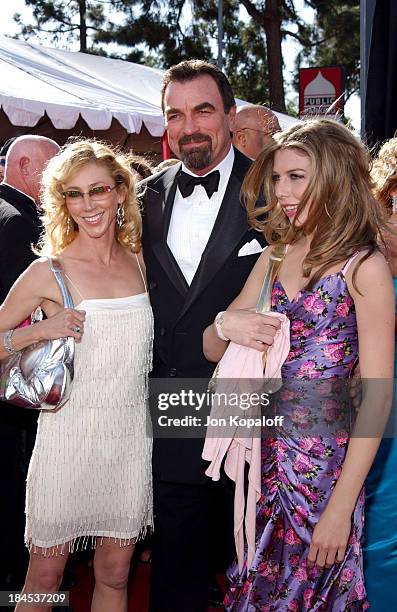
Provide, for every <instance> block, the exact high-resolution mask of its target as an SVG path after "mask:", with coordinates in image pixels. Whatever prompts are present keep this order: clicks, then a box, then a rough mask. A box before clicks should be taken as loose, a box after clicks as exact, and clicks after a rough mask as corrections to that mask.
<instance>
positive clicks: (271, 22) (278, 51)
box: [17, 0, 359, 110]
mask: <svg viewBox="0 0 397 612" xmlns="http://www.w3.org/2000/svg"><path fill="white" fill-rule="evenodd" d="M304 1H305V4H306V5H308V6H311V7H312V8H313V10H314V11H315V15H316V19H315V23H314V24H308V23H305V22H304V21H303V20H302V18H301V17H300V16H299V14H298V13H297V11H296V1H295V0H241V1H238V0H224V2H223V11H224V14H223V30H224V37H223V45H224V47H223V49H224V51H223V59H224V69H225V71H226V73H227V75H228V77H229V78H230V81H231V83H232V86H233V88H234V91H235V94H236V96H237V97H241V98H244V99H245V100H248V101H252V102H256V103H264V104H268V105H271V106H272V108H274V109H276V110H285V92H284V82H283V73H282V70H283V58H282V41H283V40H284V39H286V38H289V37H292V38H294V39H296V40H297V41H298V42H299V44H300V45H301V49H302V50H301V52H300V53H299V55H298V58H297V64H299V63H300V62H302V61H306V63H307V62H309V64H310V63H315V64H317V63H319V64H320V63H321V64H324V63H325V64H327V65H329V64H334V63H337V64H340V63H342V64H344V65H345V66H346V68H347V83H348V88H349V91H353V90H354V89H355V88H356V87H357V83H358V62H359V52H358V51H357V41H358V40H359V23H358V22H359V0H333V2H328V1H327V0H304ZM25 3H26V5H27V6H29V7H31V8H32V10H33V16H34V20H35V23H34V24H30V25H24V24H22V20H21V17H20V16H19V17H18V16H17V21H18V23H19V24H20V26H21V32H22V34H23V35H24V36H25V37H29V36H31V35H33V34H37V33H40V32H46V33H47V34H50V35H52V36H53V37H54V38H57V37H58V38H59V36H61V35H62V36H65V35H67V36H69V37H75V36H79V37H80V41H81V50H83V51H89V52H91V53H98V52H99V53H103V54H106V49H107V48H108V45H109V44H111V43H117V44H118V45H120V49H121V51H120V54H118V55H116V56H118V57H124V58H125V59H128V60H130V61H135V62H145V63H146V64H149V65H152V66H157V67H160V68H166V67H168V66H170V65H172V64H175V63H177V62H179V61H181V60H183V59H188V58H192V57H195V58H201V59H206V60H210V61H213V62H215V61H216V57H217V4H218V3H217V1H216V0H155V1H154V2H149V1H148V0H96V1H94V0H68V1H67V2H65V1H61V0H55V1H53V2H50V1H48V0H25ZM244 9H245V10H244ZM112 11H113V13H112ZM116 12H117V16H118V18H117V19H114V18H112V15H114V14H116ZM87 34H88V38H89V40H90V46H88V44H87ZM84 36H85V39H84ZM112 55H113V57H115V54H114V53H113V54H112Z"/></svg>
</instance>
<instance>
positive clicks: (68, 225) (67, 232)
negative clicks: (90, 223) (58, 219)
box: [66, 217, 72, 235]
mask: <svg viewBox="0 0 397 612" xmlns="http://www.w3.org/2000/svg"><path fill="white" fill-rule="evenodd" d="M71 231H72V223H71V220H70V217H68V220H67V221H66V234H67V235H69V234H70V233H71Z"/></svg>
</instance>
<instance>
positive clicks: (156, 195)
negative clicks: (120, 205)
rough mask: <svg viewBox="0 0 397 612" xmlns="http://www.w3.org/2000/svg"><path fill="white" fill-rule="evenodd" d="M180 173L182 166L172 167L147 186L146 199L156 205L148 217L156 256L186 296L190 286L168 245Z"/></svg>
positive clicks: (148, 211)
mask: <svg viewBox="0 0 397 612" xmlns="http://www.w3.org/2000/svg"><path fill="white" fill-rule="evenodd" d="M179 171H180V164H177V165H175V166H172V167H171V168H170V169H169V170H167V172H165V173H164V174H162V175H161V176H160V177H159V179H158V181H156V182H153V183H151V184H150V185H148V186H147V188H146V189H147V193H146V194H145V197H146V198H148V199H149V198H150V200H151V201H152V202H153V203H154V205H153V206H151V207H150V208H149V207H147V209H146V216H147V225H148V228H149V234H150V239H151V244H152V249H153V252H154V254H155V255H156V257H157V259H158V260H159V262H160V263H161V265H162V267H163V268H164V271H165V273H166V274H167V276H168V277H169V278H170V280H171V281H172V282H173V284H174V286H175V288H176V289H177V290H178V291H179V293H181V294H182V295H186V294H187V292H188V289H189V286H188V284H187V282H186V279H185V277H184V276H183V274H182V272H181V270H180V268H179V266H178V264H177V263H176V261H175V258H174V256H173V254H172V252H171V250H170V249H169V247H168V245H167V234H168V228H169V225H170V219H171V213H172V206H173V202H174V199H175V193H176V188H177V183H176V177H177V175H178V173H179Z"/></svg>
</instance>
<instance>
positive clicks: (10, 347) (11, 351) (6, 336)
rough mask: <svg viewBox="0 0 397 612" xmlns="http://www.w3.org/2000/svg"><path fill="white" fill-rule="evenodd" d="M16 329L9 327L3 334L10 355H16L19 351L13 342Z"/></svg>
mask: <svg viewBox="0 0 397 612" xmlns="http://www.w3.org/2000/svg"><path fill="white" fill-rule="evenodd" d="M14 331H15V330H13V329H9V330H8V331H6V332H5V334H4V336H3V344H4V348H5V350H6V351H7V353H9V354H10V355H15V353H18V351H17V350H16V349H15V348H14V346H13V344H12V334H13V333H14Z"/></svg>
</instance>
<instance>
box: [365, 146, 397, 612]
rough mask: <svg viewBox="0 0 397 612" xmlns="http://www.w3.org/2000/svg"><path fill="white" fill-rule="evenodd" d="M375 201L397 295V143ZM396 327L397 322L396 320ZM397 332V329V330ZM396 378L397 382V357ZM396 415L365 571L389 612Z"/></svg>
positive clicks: (378, 483)
mask: <svg viewBox="0 0 397 612" xmlns="http://www.w3.org/2000/svg"><path fill="white" fill-rule="evenodd" d="M372 178H373V179H374V182H375V190H374V193H375V196H376V198H377V200H378V202H379V204H380V206H382V208H383V211H384V212H385V213H386V215H387V217H388V222H389V223H388V227H389V231H388V232H387V233H385V235H384V239H385V242H386V247H387V250H386V257H387V259H388V262H389V266H390V269H391V272H392V274H393V282H394V289H395V292H396V295H397V138H391V139H390V140H388V141H387V142H386V143H385V144H384V145H383V146H382V148H381V149H380V151H379V155H378V158H377V159H376V160H375V162H374V164H373V168H372ZM396 323H397V318H396ZM396 329H397V327H396ZM394 377H395V378H396V377H397V358H395V366H394ZM393 408H394V413H393V414H392V415H391V419H390V422H389V426H388V428H387V436H390V437H385V438H384V439H383V440H382V442H381V445H380V448H379V451H378V454H377V456H376V459H375V462H374V464H373V466H372V468H371V471H370V473H369V474H368V477H367V480H366V483H365V489H366V514H365V542H364V543H365V546H364V572H365V577H366V585H367V591H368V597H369V600H370V602H371V610H373V611H374V612H384V611H385V610H392V609H393V608H394V607H395V601H396V590H395V582H396V576H397V440H396V436H397V422H396V392H395V399H394V405H393Z"/></svg>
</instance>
